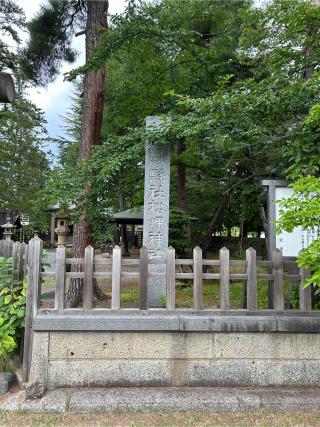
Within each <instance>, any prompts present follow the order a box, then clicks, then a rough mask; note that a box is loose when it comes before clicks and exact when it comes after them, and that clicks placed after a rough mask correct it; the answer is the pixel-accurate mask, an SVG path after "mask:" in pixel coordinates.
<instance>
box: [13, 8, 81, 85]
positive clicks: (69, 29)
mask: <svg viewBox="0 0 320 427" xmlns="http://www.w3.org/2000/svg"><path fill="white" fill-rule="evenodd" d="M84 3H85V2H84V1H82V0H80V1H78V0H71V1H69V0H48V2H47V3H45V4H43V5H42V6H41V8H40V11H39V12H38V14H37V15H36V16H35V17H34V18H33V19H32V20H31V21H29V22H28V23H27V29H28V31H29V41H28V43H27V46H26V47H25V48H24V49H23V50H22V52H21V56H22V58H21V64H22V70H23V72H24V73H25V75H26V77H27V78H28V79H30V80H32V81H33V82H34V83H35V84H36V85H43V86H45V85H46V84H48V83H49V82H50V81H52V80H54V78H55V77H56V76H57V74H58V73H59V70H60V67H61V64H62V62H63V61H67V62H70V63H72V62H73V61H74V60H75V58H76V52H75V50H74V49H72V47H71V42H72V37H73V35H74V33H75V31H76V29H77V28H79V26H81V25H84V19H85V14H84V6H85V4H84Z"/></svg>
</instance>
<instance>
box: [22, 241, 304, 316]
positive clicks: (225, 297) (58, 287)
mask: <svg viewBox="0 0 320 427" xmlns="http://www.w3.org/2000/svg"><path fill="white" fill-rule="evenodd" d="M41 245H42V243H41V240H40V239H39V238H37V237H36V238H34V239H32V241H31V243H30V247H31V249H30V254H32V255H31V256H32V260H31V262H30V266H31V267H30V271H31V273H30V274H29V279H30V281H31V282H32V288H33V291H32V293H33V304H32V305H33V314H34V315H35V314H36V313H37V311H38V310H39V308H40V294H41V292H40V287H41V279H44V278H46V277H49V278H51V279H55V308H54V309H52V310H53V311H54V312H55V313H57V314H61V313H64V310H66V307H65V287H66V279H68V278H71V279H73V278H80V279H83V307H82V310H83V311H84V312H88V311H92V312H94V307H93V281H94V279H97V278H106V279H111V283H112V292H111V310H120V309H121V303H120V295H121V292H120V291H121V282H122V280H125V279H136V280H137V281H138V282H139V286H140V293H139V294H140V301H139V309H140V310H147V309H148V280H149V279H150V278H151V277H155V278H160V277H162V278H165V279H166V286H167V294H166V309H167V310H168V311H174V310H176V296H175V293H176V280H185V279H187V280H192V281H193V307H192V310H193V311H201V310H203V308H204V307H203V282H204V281H205V280H217V281H219V291H220V306H219V309H220V310H223V311H227V310H230V283H231V282H232V281H239V280H242V281H244V282H245V284H246V286H245V305H244V306H245V307H246V310H247V311H256V310H257V308H258V301H257V294H258V292H257V289H258V280H261V279H262V280H268V281H272V282H273V283H272V292H273V302H274V305H273V309H274V310H277V311H283V310H284V308H285V307H284V280H289V281H299V282H300V284H299V295H300V307H299V308H300V310H302V311H309V310H311V308H312V307H311V288H310V287H307V288H305V287H304V281H305V278H306V276H307V274H308V273H307V272H306V271H305V270H300V271H297V272H296V273H295V274H293V273H292V271H290V270H292V268H293V267H294V266H296V262H295V261H287V260H284V259H283V257H282V253H281V251H280V250H278V249H277V250H276V251H275V253H274V255H273V259H272V260H271V261H264V260H263V261H260V260H257V258H256V251H255V250H254V249H253V248H249V249H247V251H246V259H245V260H230V257H229V251H228V249H227V248H222V249H221V250H220V252H219V259H216V260H212V259H203V258H202V251H201V249H200V248H199V247H196V248H195V249H194V251H193V258H190V259H176V258H175V250H174V248H172V247H170V248H168V251H167V256H166V258H160V259H148V251H147V249H146V248H144V247H143V248H141V250H140V258H139V259H138V258H137V259H130V258H129V259H127V258H122V256H121V249H120V248H119V247H115V248H114V250H113V255H112V258H105V257H102V256H99V255H95V251H94V248H92V247H91V246H88V247H87V248H86V251H85V257H84V258H67V257H66V250H65V248H64V247H62V246H61V247H58V248H57V251H56V256H55V257H54V258H50V259H48V258H43V256H42V249H41V248H42V246H41ZM48 261H50V262H52V263H53V264H55V271H51V272H44V271H42V268H41V265H43V264H46V263H48ZM153 264H158V265H163V266H165V268H164V269H163V272H154V271H149V265H153ZM67 265H78V266H79V268H78V270H79V271H71V272H69V271H67V268H66V266H67ZM129 266H131V267H132V266H135V267H136V271H124V270H125V267H129ZM186 266H189V269H188V270H189V271H187V272H186V271H182V268H181V267H186ZM235 266H236V267H238V268H242V270H243V272H240V273H238V272H237V273H233V272H232V268H233V267H235ZM204 267H205V268H204ZM259 267H268V268H269V270H270V269H271V270H272V272H269V273H265V272H259ZM208 268H211V271H210V270H208ZM212 268H214V270H213V271H212ZM260 270H261V269H260ZM287 270H289V272H286V271H287Z"/></svg>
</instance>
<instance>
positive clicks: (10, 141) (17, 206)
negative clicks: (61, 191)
mask: <svg viewBox="0 0 320 427" xmlns="http://www.w3.org/2000/svg"><path fill="white" fill-rule="evenodd" d="M19 85H20V88H18V89H19V90H18V94H17V97H16V100H15V101H14V102H13V103H12V104H10V105H9V106H6V107H1V109H0V205H1V207H2V208H3V209H4V208H7V209H9V210H10V211H16V212H19V213H24V214H27V215H29V216H30V217H31V219H32V220H33V222H34V223H36V224H39V222H41V216H42V215H41V206H40V205H39V199H38V198H37V194H38V192H39V191H40V190H41V189H43V187H44V186H45V182H46V176H47V173H48V169H49V163H48V160H47V158H46V155H45V153H44V152H43V151H42V148H41V147H42V145H43V143H44V142H45V129H44V124H45V120H44V118H43V113H42V112H41V110H39V109H38V108H37V107H36V106H35V105H34V104H32V103H31V102H30V101H28V100H27V99H26V98H25V96H24V95H23V90H22V86H23V84H22V83H21V84H19Z"/></svg>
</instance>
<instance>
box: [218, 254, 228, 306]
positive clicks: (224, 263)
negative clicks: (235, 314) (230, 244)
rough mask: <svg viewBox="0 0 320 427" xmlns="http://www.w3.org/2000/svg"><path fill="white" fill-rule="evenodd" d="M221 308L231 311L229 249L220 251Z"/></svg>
mask: <svg viewBox="0 0 320 427" xmlns="http://www.w3.org/2000/svg"><path fill="white" fill-rule="evenodd" d="M219 258H220V308H221V310H229V308H230V290H229V288H230V265H229V264H230V263H229V250H228V249H227V248H222V249H220V252H219Z"/></svg>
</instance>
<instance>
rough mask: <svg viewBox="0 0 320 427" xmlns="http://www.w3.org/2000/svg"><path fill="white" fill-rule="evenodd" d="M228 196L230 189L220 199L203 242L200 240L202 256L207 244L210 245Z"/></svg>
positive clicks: (205, 252) (207, 246) (204, 254)
mask: <svg viewBox="0 0 320 427" xmlns="http://www.w3.org/2000/svg"><path fill="white" fill-rule="evenodd" d="M229 197H230V191H226V192H225V193H224V194H223V196H222V198H221V200H220V203H219V205H218V207H217V209H216V211H215V213H214V215H213V217H212V219H211V221H210V224H209V227H208V231H207V234H206V237H205V238H204V240H203V242H202V245H201V246H202V251H203V257H204V258H205V257H206V256H207V252H208V249H209V245H210V241H211V238H212V234H213V233H214V232H215V231H216V229H217V228H218V225H219V222H220V220H221V217H222V214H223V211H224V209H225V207H226V205H227V203H228V200H229Z"/></svg>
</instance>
